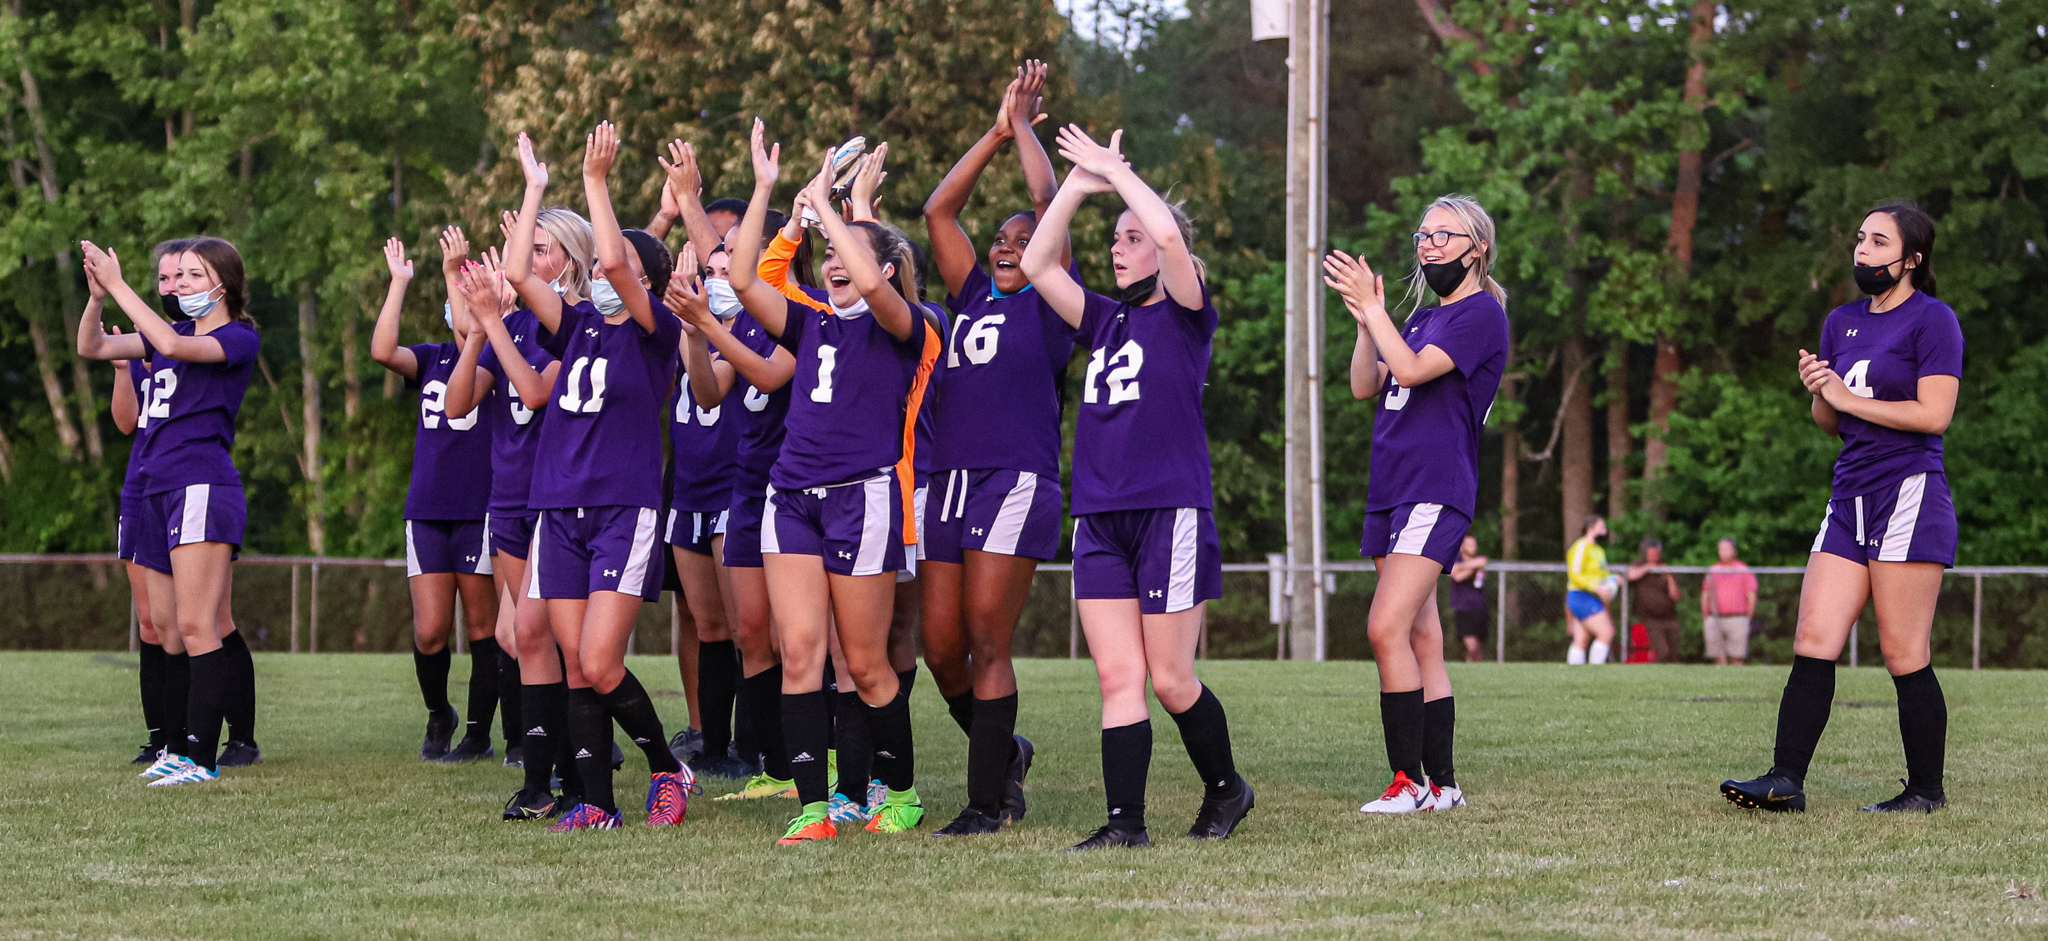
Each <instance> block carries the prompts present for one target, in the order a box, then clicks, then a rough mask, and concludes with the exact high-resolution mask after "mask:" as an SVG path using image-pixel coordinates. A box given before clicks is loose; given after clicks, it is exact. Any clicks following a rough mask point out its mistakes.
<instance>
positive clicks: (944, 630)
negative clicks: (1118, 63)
mask: <svg viewBox="0 0 2048 941" xmlns="http://www.w3.org/2000/svg"><path fill="white" fill-rule="evenodd" d="M1045 76H1046V68H1045V64H1044V63H1042V62H1038V61H1036V60H1034V61H1030V62H1026V63H1025V64H1024V65H1023V67H1021V68H1019V69H1018V70H1017V77H1016V78H1015V79H1013V80H1012V81H1011V82H1010V85H1009V87H1008V88H1007V89H1005V90H1004V92H1003V101H1002V105H1001V107H999V108H998V109H997V112H996V120H995V124H994V125H993V126H992V127H990V128H989V129H988V131H986V132H985V133H983V134H982V136H981V140H979V141H977V142H975V145H974V147H973V148H972V149H970V150H968V151H967V153H966V154H965V155H963V156H962V157H961V158H960V162H959V163H957V164H954V166H953V170H952V172H950V173H948V174H946V178H945V179H944V180H943V181H941V182H940V183H939V188H938V189H937V190H935V191H934V192H933V193H932V195H931V198H930V199H929V200H927V201H926V202H925V206H924V217H925V224H926V227H927V229H928V230H929V231H930V233H931V238H932V256H933V257H934V258H936V259H937V260H938V263H939V275H940V276H941V277H943V278H944V279H945V281H946V299H947V304H948V305H949V306H950V307H951V308H952V313H953V315H954V317H955V318H957V319H956V321H955V323H956V325H955V327H954V328H953V330H952V331H951V336H949V337H948V339H947V343H946V352H945V353H944V355H942V356H941V357H940V358H939V363H940V367H939V368H940V370H942V372H941V375H943V377H944V380H943V381H944V382H945V383H946V386H945V387H944V389H943V390H942V391H941V392H940V393H939V394H936V395H933V396H931V401H930V402H928V403H927V405H926V409H927V411H928V413H930V415H931V427H932V441H931V446H930V447H929V448H920V449H919V453H918V458H919V460H920V463H923V462H924V461H926V460H929V461H930V467H931V468H932V469H933V470H934V471H935V473H936V477H937V479H938V484H937V486H936V487H931V486H930V485H927V488H926V489H925V495H924V499H923V502H922V503H921V504H920V506H921V507H922V512H921V513H920V515H919V517H918V536H919V540H918V547H919V554H920V556H921V557H922V561H923V566H922V567H923V572H922V573H921V577H922V579H923V581H924V649H925V662H926V663H928V664H930V665H931V668H932V679H933V681H934V682H936V683H937V684H938V687H939V693H940V695H942V696H944V697H945V698H946V705H947V706H948V707H949V708H950V709H951V710H952V712H953V718H954V720H955V721H957V722H959V723H960V728H961V731H963V732H966V733H967V807H966V808H965V809H963V810H961V811H960V815H959V816H958V817H955V818H954V819H953V822H952V823H949V824H947V825H945V826H944V827H941V828H940V829H938V830H936V831H934V832H933V835H934V836H964V835H969V834H976V833H994V832H996V831H997V830H999V829H1001V828H1002V827H1003V826H1005V825H1007V824H1011V823H1015V822H1016V821H1018V820H1019V819H1022V818H1023V816H1024V812H1025V804H1024V775H1025V773H1026V772H1027V771H1029V769H1030V766H1031V758H1032V751H1033V750H1032V746H1031V742H1030V740H1028V739H1026V738H1024V737H1023V736H1020V735H1017V734H1016V732H1017V671H1016V669H1015V667H1014V666H1013V665H1012V663H1011V662H1010V638H1011V635H1012V634H1014V633H1015V631H1016V629H1017V619H1018V618H1019V617H1020V616H1022V614H1023V612H1024V602H1025V600H1026V599H1027V598H1028V597H1029V595H1030V593H1031V579H1032V576H1033V574H1034V573H1035V572H1036V571H1037V569H1038V563H1039V562H1040V561H1045V560H1050V559H1052V558H1053V556H1054V555H1055V554H1056V553H1057V552H1058V549H1059V539H1060V512H1061V502H1062V501H1061V494H1060V470H1059V465H1060V383H1061V382H1062V381H1063V377H1064V375H1065V372H1066V367H1067V360H1068V359H1069V358H1071V356H1072V355H1073V351H1074V328H1073V327H1071V326H1069V325H1068V324H1067V322H1066V321H1064V320H1062V319H1060V315H1059V314H1058V313H1056V312H1054V311H1053V309H1052V308H1051V307H1050V306H1048V305H1047V304H1045V303H1044V301H1043V297H1042V296H1041V295H1040V294H1039V293H1038V292H1036V291H1033V290H1032V289H1031V282H1030V280H1029V279H1027V278H1026V277H1025V276H1024V269H1023V268H1022V267H1020V266H1019V264H1018V261H1019V259H1020V258H1022V257H1023V254H1024V249H1025V248H1026V247H1027V246H1029V245H1030V244H1031V234H1032V230H1034V229H1035V228H1037V225H1038V217H1039V216H1041V215H1043V214H1044V213H1045V211H1046V208H1047V207H1048V206H1049V205H1050V204H1051V203H1052V199H1053V194H1054V193H1056V192H1057V191H1058V190H1059V182H1058V179H1057V178H1056V177H1055V176H1054V171H1053V167H1052V160H1051V159H1050V158H1048V157H1047V156H1046V154H1045V147H1044V146H1043V145H1041V144H1040V143H1039V141H1038V137H1037V135H1035V134H1034V133H1032V130H1031V126H1032V124H1033V123H1035V122H1036V121H1037V119H1038V118H1040V117H1043V115H1041V114H1039V111H1038V109H1039V107H1040V106H1041V104H1042V101H1041V93H1042V91H1043V90H1044V88H1045ZM1010 141H1015V142H1016V145H1017V156H1018V158H1019V160H1020V161H1022V163H1023V165H1024V180H1025V184H1026V186H1028V187H1029V188H1030V190H1031V201H1032V204H1033V206H1032V210H1031V211H1025V212H1019V213H1017V214H1015V215H1013V216H1011V217H1010V218H1009V219H1007V220H1005V221H1004V222H1003V224H1002V227H1001V228H1000V229H998V230H996V233H995V237H994V238H993V239H991V240H990V242H989V247H988V265H987V267H986V268H984V267H982V265H981V264H979V263H977V261H976V260H975V257H974V243H973V242H972V241H971V240H969V239H968V237H967V232H966V230H965V229H963V228H962V227H961V225H960V210H961V209H962V208H964V207H965V206H966V205H967V200H968V198H969V197H970V196H971V195H973V192H974V184H975V182H976V181H977V180H978V179H980V177H981V173H982V171H983V170H984V169H986V168H987V167H988V164H989V161H990V160H993V159H994V158H995V155H996V152H997V151H998V150H1000V149H1002V146H1003V144H1004V143H1006V142H1010ZM1070 254H1071V249H1069V250H1068V251H1067V252H1065V253H1063V256H1062V257H1061V258H1060V263H1061V265H1062V266H1064V265H1066V264H1067V262H1068V258H1067V257H1066V256H1067V255H1070ZM927 450H929V451H932V452H934V453H932V454H931V455H930V456H929V457H927V455H926V454H925V453H924V452H925V451H927Z"/></svg>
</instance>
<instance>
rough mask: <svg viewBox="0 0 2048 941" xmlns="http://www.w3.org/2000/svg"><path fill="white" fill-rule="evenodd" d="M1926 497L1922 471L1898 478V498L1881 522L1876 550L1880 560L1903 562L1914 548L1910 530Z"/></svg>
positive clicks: (1912, 529)
mask: <svg viewBox="0 0 2048 941" xmlns="http://www.w3.org/2000/svg"><path fill="white" fill-rule="evenodd" d="M1926 497H1927V475H1926V474H1925V473H1919V474H1914V475H1913V476H1911V477H1908V478H1906V479H1905V480H1902V481H1899V499H1898V502H1896V503H1894V504H1892V518H1891V519H1890V520H1887V521H1886V522H1885V524H1884V543H1883V544H1882V545H1880V546H1879V547H1878V549H1877V560H1878V561H1879V562H1904V561H1906V556H1907V554H1908V553H1910V552H1912V551H1913V531H1914V529H1916V528H1918V526H1919V524H1920V504H1921V502H1922V501H1923V500H1925V499H1926Z"/></svg>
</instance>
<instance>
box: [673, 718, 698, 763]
mask: <svg viewBox="0 0 2048 941" xmlns="http://www.w3.org/2000/svg"><path fill="white" fill-rule="evenodd" d="M668 753H669V754H671V755H674V756H676V760H677V761H680V762H682V763H683V764H686V765H688V764H696V763H697V762H698V761H700V760H701V759H702V758H703V757H704V730H703V729H693V728H690V727H689V726H684V727H683V730H682V731H680V732H677V733H676V737H675V738H672V739H669V740H668Z"/></svg>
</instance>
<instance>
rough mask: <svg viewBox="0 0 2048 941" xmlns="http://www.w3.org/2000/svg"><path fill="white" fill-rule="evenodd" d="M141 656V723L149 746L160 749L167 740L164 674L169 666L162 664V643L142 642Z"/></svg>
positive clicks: (163, 654)
mask: <svg viewBox="0 0 2048 941" xmlns="http://www.w3.org/2000/svg"><path fill="white" fill-rule="evenodd" d="M140 654H141V658H142V670H141V673H142V724H143V725H145V726H147V727H148V728H149V747H150V748H153V749H156V750H158V751H162V750H163V747H164V743H165V742H167V741H169V740H170V739H169V733H168V730H166V729H165V728H164V722H165V720H164V712H165V709H164V679H165V677H164V674H165V673H166V672H168V671H169V669H170V668H169V667H168V666H166V665H165V664H164V658H165V657H167V656H169V655H168V654H166V653H164V647H163V645H162V644H143V645H142V648H141V650H140Z"/></svg>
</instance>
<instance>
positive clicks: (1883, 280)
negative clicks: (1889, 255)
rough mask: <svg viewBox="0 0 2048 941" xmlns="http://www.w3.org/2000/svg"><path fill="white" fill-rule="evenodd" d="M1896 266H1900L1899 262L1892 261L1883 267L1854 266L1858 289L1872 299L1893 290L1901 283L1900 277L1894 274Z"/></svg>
mask: <svg viewBox="0 0 2048 941" xmlns="http://www.w3.org/2000/svg"><path fill="white" fill-rule="evenodd" d="M1904 260H1905V259H1903V258H1901V259H1899V261H1904ZM1896 264H1899V262H1898V261H1892V262H1886V263H1884V264H1882V265H1855V266H1853V273H1854V275H1855V277H1856V289H1857V290H1859V291H1862V292H1863V293H1865V294H1868V295H1870V296H1872V297H1876V296H1877V295H1879V294H1883V293H1884V292H1886V291H1889V290H1891V289H1892V287H1893V286H1894V285H1896V284H1898V283H1899V276H1898V275H1895V274H1892V266H1893V265H1896Z"/></svg>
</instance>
